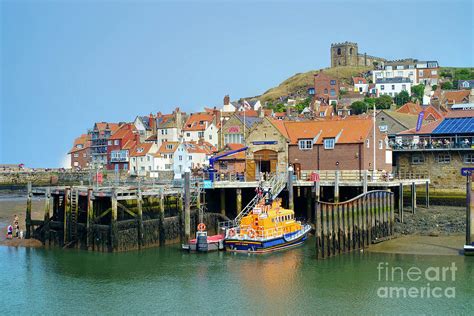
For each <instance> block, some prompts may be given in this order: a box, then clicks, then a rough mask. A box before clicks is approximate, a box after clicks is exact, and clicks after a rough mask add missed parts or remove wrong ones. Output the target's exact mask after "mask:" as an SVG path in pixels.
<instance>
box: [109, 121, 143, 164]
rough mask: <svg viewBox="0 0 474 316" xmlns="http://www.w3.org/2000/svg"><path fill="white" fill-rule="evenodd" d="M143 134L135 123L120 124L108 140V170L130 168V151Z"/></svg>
mask: <svg viewBox="0 0 474 316" xmlns="http://www.w3.org/2000/svg"><path fill="white" fill-rule="evenodd" d="M141 136H142V135H140V133H139V131H137V129H136V127H135V124H131V123H127V124H123V125H122V126H120V127H119V129H118V130H117V131H115V133H113V134H112V136H110V138H109V139H108V141H107V170H116V171H119V170H129V163H130V156H129V151H130V149H131V148H132V147H133V146H134V145H135V144H136V143H137V142H139V141H140V137H141ZM132 142H133V144H131V143H132Z"/></svg>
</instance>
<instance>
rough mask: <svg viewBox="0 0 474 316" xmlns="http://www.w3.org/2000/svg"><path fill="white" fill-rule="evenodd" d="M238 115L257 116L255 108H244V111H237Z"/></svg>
mask: <svg viewBox="0 0 474 316" xmlns="http://www.w3.org/2000/svg"><path fill="white" fill-rule="evenodd" d="M237 113H238V115H242V116H243V115H244V113H245V116H246V117H247V116H248V117H258V112H257V111H255V110H245V111H237Z"/></svg>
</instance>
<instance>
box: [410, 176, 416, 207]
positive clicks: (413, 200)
mask: <svg viewBox="0 0 474 316" xmlns="http://www.w3.org/2000/svg"><path fill="white" fill-rule="evenodd" d="M415 210H416V186H415V182H412V184H411V212H412V214H415Z"/></svg>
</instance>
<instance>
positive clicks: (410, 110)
mask: <svg viewBox="0 0 474 316" xmlns="http://www.w3.org/2000/svg"><path fill="white" fill-rule="evenodd" d="M422 110H423V108H422V107H421V106H420V105H419V104H417V103H413V102H408V103H405V104H404V105H402V106H401V107H400V108H399V109H397V110H396V112H398V113H406V114H415V115H418V113H420V112H421V111H422Z"/></svg>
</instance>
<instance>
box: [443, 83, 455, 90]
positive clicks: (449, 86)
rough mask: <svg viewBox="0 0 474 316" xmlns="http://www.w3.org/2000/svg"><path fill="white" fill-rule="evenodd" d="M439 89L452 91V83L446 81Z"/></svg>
mask: <svg viewBox="0 0 474 316" xmlns="http://www.w3.org/2000/svg"><path fill="white" fill-rule="evenodd" d="M441 89H443V90H452V89H453V83H452V82H451V81H446V82H443V83H442V84H441Z"/></svg>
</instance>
